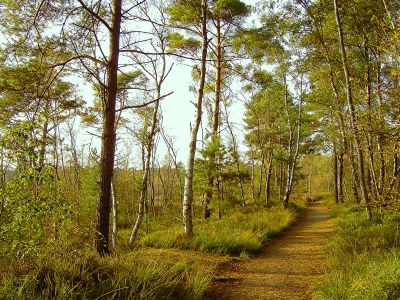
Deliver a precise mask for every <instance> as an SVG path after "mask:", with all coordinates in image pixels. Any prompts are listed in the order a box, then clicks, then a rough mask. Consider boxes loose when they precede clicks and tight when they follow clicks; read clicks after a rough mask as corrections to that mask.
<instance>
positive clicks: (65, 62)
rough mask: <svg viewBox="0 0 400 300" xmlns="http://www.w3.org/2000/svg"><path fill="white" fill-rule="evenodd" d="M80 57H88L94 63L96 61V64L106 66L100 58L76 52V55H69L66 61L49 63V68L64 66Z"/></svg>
mask: <svg viewBox="0 0 400 300" xmlns="http://www.w3.org/2000/svg"><path fill="white" fill-rule="evenodd" d="M82 58H86V59H89V60H91V61H93V62H95V63H98V64H100V65H102V66H103V67H107V64H106V63H105V62H104V61H102V60H100V59H98V58H95V57H93V56H90V55H88V54H78V55H75V56H72V57H70V58H69V59H67V60H66V61H64V62H62V63H59V64H55V65H51V66H50V68H55V67H59V66H65V65H66V64H68V63H69V62H71V61H73V60H76V59H82Z"/></svg>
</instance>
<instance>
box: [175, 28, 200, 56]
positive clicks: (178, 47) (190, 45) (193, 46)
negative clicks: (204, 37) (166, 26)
mask: <svg viewBox="0 0 400 300" xmlns="http://www.w3.org/2000/svg"><path fill="white" fill-rule="evenodd" d="M167 46H168V48H169V50H168V51H169V52H171V53H172V52H173V53H187V52H189V53H196V52H197V51H198V50H199V49H200V47H201V43H200V41H198V40H196V39H195V38H192V37H189V38H185V37H184V36H182V35H181V34H179V33H178V32H173V33H170V34H169V35H168V36H167Z"/></svg>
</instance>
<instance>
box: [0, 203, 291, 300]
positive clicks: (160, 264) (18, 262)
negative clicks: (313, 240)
mask: <svg viewBox="0 0 400 300" xmlns="http://www.w3.org/2000/svg"><path fill="white" fill-rule="evenodd" d="M298 208H299V207H298ZM295 216H296V211H295V210H294V209H288V210H283V209H281V208H280V207H271V208H265V207H263V206H259V205H248V206H247V207H244V208H243V207H236V208H232V210H231V211H229V212H227V213H226V214H224V215H223V217H222V219H221V220H218V219H217V218H216V217H214V218H211V219H209V220H202V219H195V227H194V229H195V235H194V237H192V238H189V239H186V238H184V237H183V236H182V231H183V229H182V224H181V223H180V222H176V221H174V222H170V223H165V224H164V225H161V224H162V222H160V223H158V224H156V222H154V223H149V224H148V227H146V230H142V232H141V235H140V236H139V238H138V241H137V243H136V244H135V246H134V248H132V247H128V246H127V245H126V244H124V243H123V240H126V239H125V238H124V234H125V235H127V234H128V233H129V230H125V231H123V230H121V232H120V236H119V244H118V248H117V249H115V250H114V251H113V253H112V255H111V256H110V257H106V258H101V257H99V256H98V255H97V254H96V253H94V251H93V250H92V248H91V246H90V245H89V244H88V241H90V236H88V235H87V233H86V235H84V234H83V233H82V232H84V231H82V230H78V229H76V228H75V229H74V228H70V230H67V231H68V232H70V234H69V235H65V236H63V239H59V240H53V241H52V242H48V243H45V244H42V245H40V247H37V248H35V251H33V252H32V253H30V255H29V256H21V255H19V254H18V253H17V252H15V253H14V252H12V251H9V252H3V253H2V254H1V255H0V299H4V300H8V299H10V300H11V299H22V300H25V299H26V300H31V299H132V300H135V299H143V300H145V299H193V300H196V299H202V297H203V295H204V293H205V291H206V289H207V288H208V287H209V286H210V283H211V280H212V274H213V271H214V270H215V268H216V265H217V263H218V262H220V261H221V260H228V257H227V256H226V255H237V256H239V257H242V258H248V257H249V256H250V255H251V254H253V253H255V252H257V251H259V250H260V249H261V247H262V245H263V244H264V243H265V242H266V241H267V240H268V239H270V238H272V237H273V236H275V235H277V234H279V232H281V231H282V230H283V229H285V228H287V227H288V226H289V225H290V224H291V223H292V222H293V220H294V218H295ZM143 231H144V232H143ZM216 254H218V255H216ZM220 254H222V255H220Z"/></svg>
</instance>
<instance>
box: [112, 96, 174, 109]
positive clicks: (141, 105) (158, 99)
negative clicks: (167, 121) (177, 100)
mask: <svg viewBox="0 0 400 300" xmlns="http://www.w3.org/2000/svg"><path fill="white" fill-rule="evenodd" d="M173 93H174V92H170V93H168V94H165V95H163V96H161V97H159V98H157V99H155V100H152V101H150V102H147V103H144V104H139V105H131V106H125V107H122V108H120V109H116V110H115V112H119V111H122V110H125V109H130V108H141V107H145V106H147V105H149V104H152V103H154V102H157V101H160V100H162V99H163V98H165V97H168V96H169V95H172V94H173Z"/></svg>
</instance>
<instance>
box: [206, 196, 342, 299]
mask: <svg viewBox="0 0 400 300" xmlns="http://www.w3.org/2000/svg"><path fill="white" fill-rule="evenodd" d="M333 231H334V224H333V222H332V220H331V219H329V217H328V208H326V207H324V206H323V205H322V204H321V203H319V202H316V203H313V204H312V205H311V206H310V207H309V208H308V209H307V210H306V211H305V213H304V215H303V216H301V218H300V219H299V221H298V222H297V223H296V224H295V225H294V226H292V227H291V228H289V229H288V230H287V231H286V232H285V233H284V234H283V235H282V236H280V237H278V238H275V239H273V240H272V241H270V242H269V243H268V244H267V245H266V246H265V247H264V249H263V250H262V252H261V253H260V254H258V255H256V256H254V257H252V258H251V259H247V260H242V259H232V261H230V262H228V263H225V264H222V265H221V266H220V267H219V268H218V269H217V272H216V274H215V279H214V282H213V286H212V288H211V290H210V292H209V293H207V295H206V297H205V298H204V299H209V300H211V299H232V300H246V299H251V300H257V299H263V300H264V299H271V300H278V299H285V300H297V299H304V300H305V299H312V294H313V292H314V289H315V285H317V284H318V282H319V281H320V280H321V279H322V278H323V276H324V272H325V270H326V268H327V267H326V258H325V247H326V243H327V240H328V238H329V237H330V236H331V235H332V233H333Z"/></svg>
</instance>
